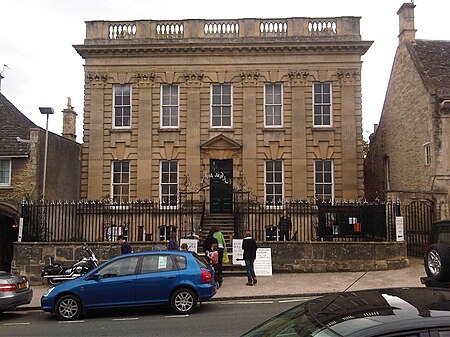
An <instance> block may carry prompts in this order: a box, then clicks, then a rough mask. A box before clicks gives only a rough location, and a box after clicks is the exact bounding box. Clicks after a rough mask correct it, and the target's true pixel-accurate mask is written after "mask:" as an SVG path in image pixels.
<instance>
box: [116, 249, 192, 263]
mask: <svg viewBox="0 0 450 337" xmlns="http://www.w3.org/2000/svg"><path fill="white" fill-rule="evenodd" d="M161 254H165V255H185V256H189V255H191V256H192V253H191V252H185V251H181V250H153V251H149V252H138V253H131V254H122V255H118V256H115V257H113V258H111V260H110V261H112V260H116V259H121V258H124V257H130V256H145V255H161Z"/></svg>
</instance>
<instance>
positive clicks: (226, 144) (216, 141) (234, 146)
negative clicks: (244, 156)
mask: <svg viewBox="0 0 450 337" xmlns="http://www.w3.org/2000/svg"><path fill="white" fill-rule="evenodd" d="M200 148H201V149H203V150H240V149H241V148H242V145H241V144H239V143H238V142H236V141H234V140H233V139H231V138H229V137H227V136H225V135H223V134H220V135H218V136H216V137H213V138H211V139H210V140H208V141H206V142H204V143H203V144H202V145H200Z"/></svg>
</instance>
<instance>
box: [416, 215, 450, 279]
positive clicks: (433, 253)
mask: <svg viewBox="0 0 450 337" xmlns="http://www.w3.org/2000/svg"><path fill="white" fill-rule="evenodd" d="M424 266H425V272H426V274H427V277H421V278H420V281H421V282H422V284H425V285H426V286H427V287H439V288H450V220H442V221H438V222H435V223H434V224H433V225H432V226H431V230H430V233H429V234H428V241H427V244H426V245H425V249H424Z"/></svg>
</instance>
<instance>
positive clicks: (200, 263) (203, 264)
mask: <svg viewBox="0 0 450 337" xmlns="http://www.w3.org/2000/svg"><path fill="white" fill-rule="evenodd" d="M192 255H193V256H194V258H195V261H197V264H198V266H199V267H200V268H209V265H208V264H206V262H205V260H203V259H202V258H201V256H200V255H198V254H196V253H192Z"/></svg>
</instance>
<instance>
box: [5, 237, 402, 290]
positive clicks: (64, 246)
mask: <svg viewBox="0 0 450 337" xmlns="http://www.w3.org/2000/svg"><path fill="white" fill-rule="evenodd" d="M88 245H89V247H90V248H91V249H92V250H93V251H94V253H95V254H96V256H97V258H98V259H99V261H100V262H104V261H107V260H109V259H110V258H112V257H114V256H117V255H119V254H120V247H119V245H118V244H117V243H115V242H114V243H113V242H94V243H88ZM132 246H133V249H134V251H135V252H141V251H151V250H166V249H167V248H166V247H167V245H166V244H162V243H161V242H132ZM258 247H265V248H271V250H272V270H273V272H275V273H281V272H314V273H315V272H336V271H365V270H368V269H371V268H373V269H374V270H388V269H398V268H404V267H406V266H408V259H407V255H406V243H405V242H273V241H270V242H267V241H265V242H258ZM82 253H83V248H82V244H80V243H73V242H58V243H40V242H31V243H30V242H15V243H14V260H13V261H12V272H13V273H15V274H24V275H27V276H28V277H29V278H30V281H31V282H32V283H33V284H39V283H41V282H43V280H42V278H41V276H40V274H41V271H42V268H43V267H44V266H45V265H46V264H48V261H49V258H50V257H52V258H54V259H55V260H56V261H60V262H62V263H65V264H72V263H74V262H75V261H77V260H78V258H79V257H80V256H81V254H82Z"/></svg>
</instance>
